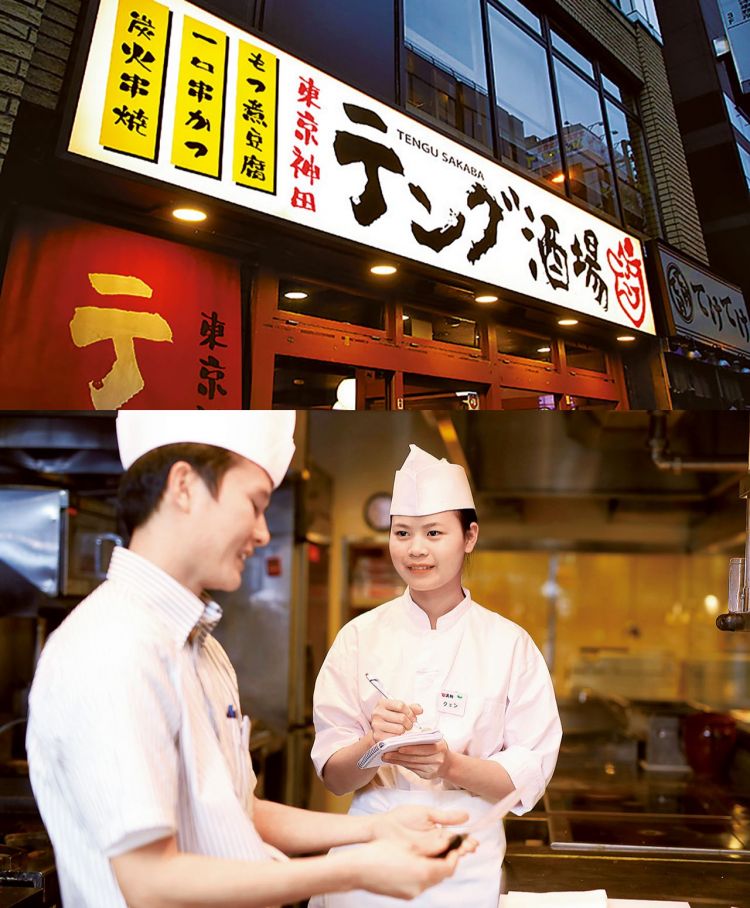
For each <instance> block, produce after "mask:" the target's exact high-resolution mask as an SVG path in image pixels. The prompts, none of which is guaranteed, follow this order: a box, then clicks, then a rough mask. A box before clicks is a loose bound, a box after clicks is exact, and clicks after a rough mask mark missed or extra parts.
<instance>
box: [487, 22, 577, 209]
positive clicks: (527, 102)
mask: <svg viewBox="0 0 750 908" xmlns="http://www.w3.org/2000/svg"><path fill="white" fill-rule="evenodd" d="M490 35H491V41H492V63H493V68H494V72H495V91H496V93H497V98H496V104H497V124H498V131H499V133H500V142H501V151H502V154H503V156H504V157H506V158H510V159H511V160H512V161H515V162H516V163H517V164H519V165H520V166H521V167H523V168H524V169H525V170H528V171H529V172H531V173H534V174H536V175H537V176H540V177H543V178H545V179H547V180H549V182H550V185H552V186H554V187H555V188H556V189H558V190H560V191H562V190H563V189H564V184H563V180H561V179H559V178H560V176H561V175H562V165H561V163H560V147H559V142H558V138H557V127H556V126H555V114H554V109H553V106H552V87H551V85H550V79H549V69H548V66H547V52H546V51H545V49H544V47H543V46H542V45H541V44H539V43H538V42H537V41H535V40H534V39H533V38H532V37H531V36H530V35H527V34H526V32H524V31H523V30H522V29H521V28H519V27H518V26H517V25H513V23H512V22H511V21H510V20H509V19H508V18H507V17H506V16H504V15H503V14H502V13H500V12H498V11H496V10H494V9H490ZM556 178H557V179H556Z"/></svg>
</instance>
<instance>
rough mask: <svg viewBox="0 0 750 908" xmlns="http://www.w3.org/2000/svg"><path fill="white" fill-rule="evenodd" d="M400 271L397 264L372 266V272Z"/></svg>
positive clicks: (390, 272)
mask: <svg viewBox="0 0 750 908" xmlns="http://www.w3.org/2000/svg"><path fill="white" fill-rule="evenodd" d="M397 271H398V268H396V266H395V265H373V266H372V268H370V273H371V274H395V273H396V272H397Z"/></svg>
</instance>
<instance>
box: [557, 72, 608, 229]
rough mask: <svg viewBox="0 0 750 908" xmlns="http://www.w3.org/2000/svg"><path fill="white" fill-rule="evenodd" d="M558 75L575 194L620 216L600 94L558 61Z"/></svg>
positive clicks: (571, 179) (572, 189) (564, 132)
mask: <svg viewBox="0 0 750 908" xmlns="http://www.w3.org/2000/svg"><path fill="white" fill-rule="evenodd" d="M555 74H556V76H557V90H558V94H559V97H560V110H561V113H562V118H563V138H564V141H565V154H566V157H567V164H568V173H569V176H570V188H571V193H572V194H573V195H574V196H576V197H577V198H579V199H583V201H585V202H588V203H589V204H590V205H593V206H594V207H595V208H599V209H601V210H602V211H605V212H606V213H607V214H611V215H616V214H617V205H616V202H615V195H614V192H613V178H612V166H611V164H610V161H609V149H608V148H607V139H606V133H605V129H604V115H603V113H602V107H601V103H600V101H599V93H598V92H597V90H596V89H595V88H594V87H593V86H592V85H589V83H588V82H587V81H585V80H584V79H582V78H581V77H580V76H578V75H576V73H575V72H573V70H572V69H571V68H570V67H569V66H566V64H565V63H562V62H561V61H560V60H555Z"/></svg>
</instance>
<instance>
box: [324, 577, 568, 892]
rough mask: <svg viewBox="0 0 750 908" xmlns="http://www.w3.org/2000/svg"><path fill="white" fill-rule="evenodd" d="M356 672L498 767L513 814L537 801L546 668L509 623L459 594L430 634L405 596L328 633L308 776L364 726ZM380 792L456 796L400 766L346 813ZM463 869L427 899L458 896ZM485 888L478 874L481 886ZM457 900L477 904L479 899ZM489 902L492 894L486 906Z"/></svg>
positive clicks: (548, 698) (367, 703)
mask: <svg viewBox="0 0 750 908" xmlns="http://www.w3.org/2000/svg"><path fill="white" fill-rule="evenodd" d="M366 672H369V673H370V674H373V675H377V677H378V678H380V679H381V681H382V682H383V685H384V687H385V689H386V690H387V691H388V692H389V693H390V694H391V696H394V697H398V698H400V699H403V700H405V701H407V702H409V703H419V704H420V705H421V706H422V708H423V709H424V713H423V714H422V715H421V716H420V724H422V725H423V726H424V727H425V728H432V727H433V726H434V727H437V728H439V729H440V730H441V731H442V733H443V735H444V736H445V739H446V742H447V744H448V746H449V747H450V749H451V750H453V751H456V752H457V753H463V754H468V755H469V756H472V757H478V758H481V759H487V760H493V761H495V762H497V763H499V764H500V765H501V766H503V768H504V769H505V770H506V771H507V772H508V774H509V776H510V777H511V780H512V781H513V784H514V786H515V788H516V789H518V791H519V794H520V803H519V804H518V805H517V806H516V807H515V808H513V810H514V812H515V813H518V814H521V813H525V812H526V811H528V810H530V809H531V808H532V807H533V806H534V804H536V802H537V801H538V800H539V798H540V797H541V796H542V794H543V792H544V789H545V787H546V785H547V783H548V781H549V779H550V777H551V776H552V772H553V770H554V767H555V762H556V760H557V753H558V750H559V747H560V738H561V734H562V732H561V727H560V719H559V716H558V712H557V704H556V702H555V695H554V690H553V688H552V681H551V679H550V676H549V672H548V670H547V666H546V664H545V662H544V659H543V658H542V655H541V653H540V652H539V650H538V649H537V647H536V646H535V645H534V643H533V641H532V640H531V638H530V637H529V635H528V634H527V633H526V631H524V630H523V629H522V628H520V627H519V626H518V625H516V624H514V623H513V622H512V621H508V620H507V619H506V618H503V617H502V616H500V615H497V614H495V613H493V612H490V611H488V610H487V609H485V608H482V607H481V606H480V605H477V603H475V602H473V600H472V599H471V596H470V594H469V593H468V592H467V593H466V594H465V597H464V600H463V601H462V602H461V603H460V604H459V605H458V606H456V608H454V609H453V610H452V611H451V612H449V613H448V614H447V615H444V616H443V617H442V618H440V619H438V621H437V626H436V628H435V630H432V629H431V628H430V622H429V619H428V617H427V615H426V614H425V612H423V611H422V609H420V608H419V606H417V605H416V604H415V603H414V601H413V600H412V598H411V596H410V595H409V592H408V590H407V591H406V592H405V593H404V594H403V595H402V596H400V597H399V598H398V599H394V600H392V601H390V602H387V603H386V604H385V605H381V606H379V607H378V608H375V609H372V610H371V611H369V612H366V613H365V614H364V615H360V616H359V617H358V618H355V619H354V621H350V622H349V623H348V624H346V625H345V626H344V627H343V628H342V630H341V631H340V632H339V634H338V636H337V637H336V640H335V641H334V644H333V646H332V647H331V650H330V652H329V653H328V655H327V657H326V659H325V662H324V663H323V667H322V669H321V671H320V674H319V676H318V680H317V682H316V685H315V694H314V698H313V702H314V709H313V713H314V721H315V731H316V736H315V743H314V744H313V749H312V759H313V763H314V764H315V769H316V771H317V773H318V775H321V776H322V772H323V767H324V766H325V764H326V763H327V761H328V760H329V759H330V757H331V756H332V754H334V753H336V751H338V750H340V749H341V748H342V747H346V746H347V745H349V744H353V743H355V742H356V741H358V740H359V739H360V738H361V737H362V736H363V735H365V734H367V732H368V731H369V730H370V719H371V716H372V711H373V709H374V707H375V704H376V703H377V701H378V700H379V699H380V696H381V695H380V694H379V693H378V692H377V691H376V690H375V689H374V688H373V687H372V685H370V684H369V682H368V681H367V679H366V677H365V673H366ZM451 695H452V696H451ZM451 704H460V705H459V706H458V707H454V706H452V705H451ZM381 789H386V790H393V789H395V790H399V791H401V792H404V793H406V794H408V796H409V797H411V798H412V799H413V798H414V796H415V795H416V794H418V793H427V795H428V796H431V798H432V799H430V797H428V802H429V803H433V804H435V805H436V806H437V805H439V804H441V803H443V801H442V800H441V795H443V794H446V793H450V792H454V793H456V792H457V789H455V788H454V787H453V786H451V785H450V784H449V783H446V782H444V781H442V780H439V781H429V780H424V779H420V778H419V776H417V775H416V774H415V773H412V772H410V771H409V770H407V769H403V768H402V767H400V766H394V765H383V766H381V767H380V769H379V770H378V772H377V775H376V776H375V777H374V779H373V780H372V782H370V784H369V786H367V787H366V788H365V789H363V790H362V791H361V792H358V793H357V795H356V796H355V800H354V804H353V810H358V809H360V804H361V803H365V804H369V803H370V793H371V792H372V793H373V794H377V793H378V792H379V791H380V790H381ZM459 793H460V792H459ZM461 794H462V795H465V793H461ZM408 799H409V798H406V800H407V801H408ZM474 800H476V801H477V802H479V804H480V809H479V812H480V813H483V812H485V811H486V810H487V809H488V808H489V806H490V805H489V804H488V803H487V802H486V801H484V800H482V799H481V798H476V799H474ZM368 812H369V810H368ZM499 825H500V824H498V827H499ZM501 860H502V854H500V855H499V856H497V860H496V861H495V864H494V870H493V873H494V874H495V875H494V878H493V879H494V882H497V883H498V885H499V875H500V861H501ZM467 867H469V862H468V861H464V860H462V861H461V862H460V864H459V868H458V870H457V872H456V875H455V876H454V877H453V878H451V879H450V880H448V881H446V882H445V883H443V884H441V885H440V887H438V889H436V890H430V892H432V893H433V896H432V897H433V899H435V898H437V897H438V896H437V893H438V892H440V891H443V890H446V891H447V890H450V889H452V887H456V889H455V895H456V896H458V897H460V896H461V888H460V887H461V886H462V885H465V883H463V882H462V879H463V877H462V874H463V873H464V872H465V869H464V868H467ZM494 882H490V877H489V876H487V877H486V883H487V885H488V886H492V885H494ZM490 891H491V890H490ZM495 893H497V890H495ZM341 904H342V905H343V904H345V902H342V903H341ZM350 904H351V905H352V906H354V905H355V904H356V903H355V901H351V902H350ZM378 904H383V905H387V902H381V903H378ZM425 904H430V905H433V904H435V905H437V904H438V903H437V902H435V901H430V902H428V903H425ZM453 904H454V905H455V904H456V902H455V898H454V901H453ZM466 904H471V905H472V908H480V906H483V904H484V902H482V901H476V902H475V901H473V900H469V901H468V902H466ZM487 904H488V905H489V904H490V901H489V900H488V901H487ZM336 905H338V902H336ZM496 905H497V894H495V896H494V903H493V904H492V908H495V906H496Z"/></svg>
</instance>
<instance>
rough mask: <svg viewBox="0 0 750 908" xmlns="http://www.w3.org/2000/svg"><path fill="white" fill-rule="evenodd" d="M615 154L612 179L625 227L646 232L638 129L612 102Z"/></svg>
mask: <svg viewBox="0 0 750 908" xmlns="http://www.w3.org/2000/svg"><path fill="white" fill-rule="evenodd" d="M606 107H607V118H608V120H609V131H610V135H611V137H612V149H613V151H614V156H615V158H614V161H615V176H616V177H617V187H618V190H619V193H620V202H621V204H622V214H623V218H624V220H625V224H626V225H627V226H628V227H632V228H634V229H635V230H643V231H645V230H646V211H645V199H646V198H648V195H649V192H648V177H647V174H648V164H647V162H646V148H645V145H644V143H643V136H642V135H641V130H640V127H639V126H638V125H637V124H636V123H635V121H633V120H631V119H630V118H629V117H627V116H626V115H625V113H624V112H623V111H622V110H620V108H619V107H616V106H615V105H614V104H612V103H611V102H609V101H607V102H606Z"/></svg>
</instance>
